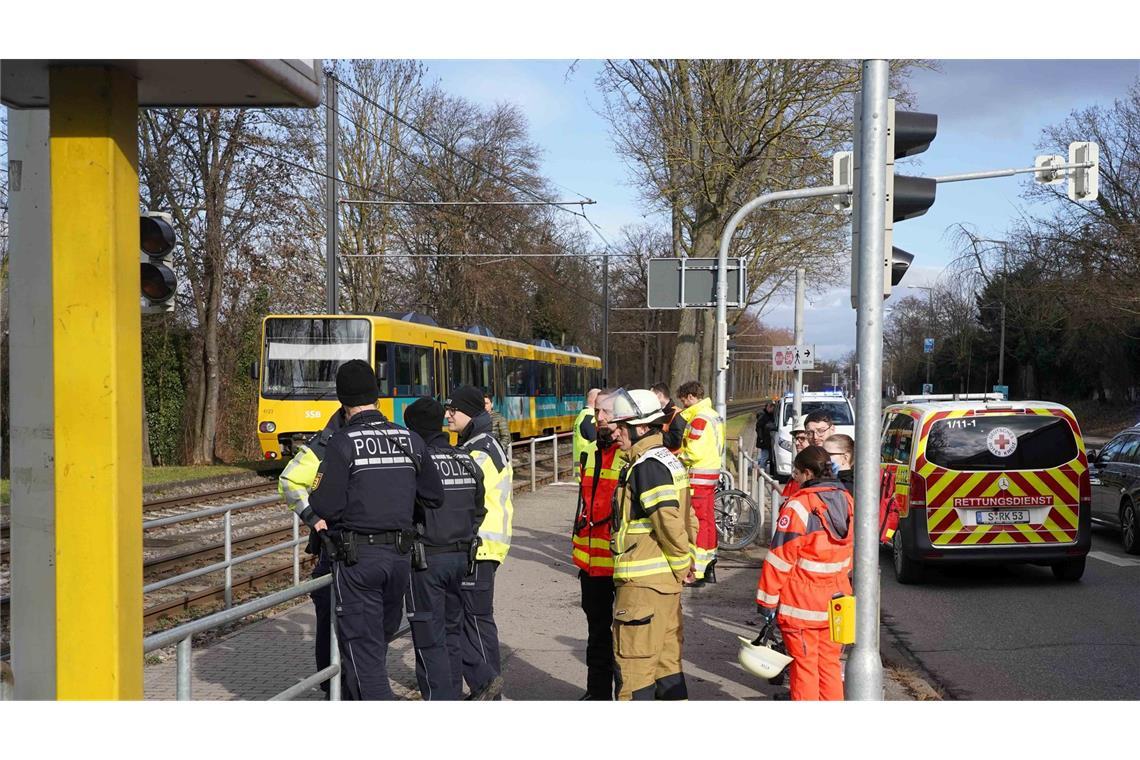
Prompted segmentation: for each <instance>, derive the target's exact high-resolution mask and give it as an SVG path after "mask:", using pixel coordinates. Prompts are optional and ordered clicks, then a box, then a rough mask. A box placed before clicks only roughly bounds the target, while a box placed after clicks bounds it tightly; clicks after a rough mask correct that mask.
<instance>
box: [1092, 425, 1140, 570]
mask: <svg viewBox="0 0 1140 760" xmlns="http://www.w3.org/2000/svg"><path fill="white" fill-rule="evenodd" d="M1089 475H1090V482H1091V485H1092V519H1093V522H1096V523H1098V524H1101V525H1108V526H1111V527H1113V528H1118V529H1119V530H1120V539H1121V543H1123V544H1124V551H1126V552H1128V553H1129V554H1140V511H1138V506H1137V505H1140V425H1135V426H1133V427H1130V428H1128V429H1127V430H1124V431H1122V432H1120V433H1117V434H1116V437H1115V438H1113V439H1112V440H1111V441H1109V442H1108V443H1106V444H1105V445H1104V448H1102V449H1101V450H1100V451H1096V450H1095V449H1094V450H1093V451H1092V452H1091V453H1090V455H1089Z"/></svg>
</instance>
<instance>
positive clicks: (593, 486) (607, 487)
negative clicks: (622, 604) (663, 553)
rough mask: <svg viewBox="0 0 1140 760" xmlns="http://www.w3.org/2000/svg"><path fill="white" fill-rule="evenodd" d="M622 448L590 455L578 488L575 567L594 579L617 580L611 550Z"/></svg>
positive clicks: (574, 540)
mask: <svg viewBox="0 0 1140 760" xmlns="http://www.w3.org/2000/svg"><path fill="white" fill-rule="evenodd" d="M620 454H621V447H620V446H618V444H616V443H614V444H613V445H611V446H610V447H609V448H606V449H602V450H601V452H599V451H598V449H597V448H596V447H595V448H594V449H593V450H592V451H590V452H589V456H588V458H587V459H586V466H585V467H583V468H582V473H581V476H582V477H581V480H580V482H579V484H578V489H579V490H578V514H577V515H575V518H574V538H573V544H574V548H573V550H572V552H571V555H572V557H573V560H574V564H575V565H576V566H578V567H579V568H581V569H583V570H585V571H586V573H587V574H588V575H592V576H613V574H614V557H613V552H612V551H611V550H610V522H611V520H612V518H613V497H614V491H615V490H616V489H617V483H618V475H619V474H620V472H621V468H622V465H623V464H624V461H623V460H622V458H621V456H620Z"/></svg>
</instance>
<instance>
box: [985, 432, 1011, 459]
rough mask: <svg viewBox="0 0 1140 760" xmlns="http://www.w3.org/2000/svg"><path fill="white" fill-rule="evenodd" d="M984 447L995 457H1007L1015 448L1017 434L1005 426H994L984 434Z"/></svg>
mask: <svg viewBox="0 0 1140 760" xmlns="http://www.w3.org/2000/svg"><path fill="white" fill-rule="evenodd" d="M986 448H988V449H989V450H990V453H991V454H993V455H994V456H997V457H1007V456H1009V455H1010V454H1012V453H1013V452H1014V451H1016V450H1017V436H1016V435H1014V433H1013V431H1012V430H1010V429H1009V428H1007V427H996V428H994V429H993V430H991V431H990V432H989V435H987V436H986Z"/></svg>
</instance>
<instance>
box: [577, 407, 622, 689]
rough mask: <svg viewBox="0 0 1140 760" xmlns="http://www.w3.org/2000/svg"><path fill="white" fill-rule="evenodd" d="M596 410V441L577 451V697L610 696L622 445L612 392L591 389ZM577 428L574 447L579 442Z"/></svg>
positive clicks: (612, 684) (612, 668)
mask: <svg viewBox="0 0 1140 760" xmlns="http://www.w3.org/2000/svg"><path fill="white" fill-rule="evenodd" d="M590 393H591V396H590V400H591V405H592V406H593V407H595V410H594V411H595V412H596V420H597V424H596V428H595V430H596V432H595V439H596V441H595V442H593V443H590V444H589V445H588V446H584V450H583V451H582V454H581V457H582V459H581V462H582V467H581V472H582V480H581V482H580V483H579V485H578V514H577V515H576V517H575V520H574V536H573V539H572V543H573V549H572V551H571V558H572V559H573V561H574V565H575V566H576V567H577V568H578V582H579V585H580V586H581V589H582V612H584V613H586V630H587V639H586V693H585V694H583V695H582V697H581V699H613V695H614V654H613V638H612V635H611V632H610V627H611V626H612V625H613V611H614V559H613V554H612V553H611V552H610V521H611V519H612V516H613V508H612V502H613V495H614V489H615V488H616V487H617V478H618V473H619V472H620V470H621V465H622V461H623V460H622V457H621V448H620V447H619V446H618V443H617V441H615V440H614V439H613V431H612V430H611V428H610V426H609V424H608V423H609V415H610V412H611V407H610V404H609V400H610V399H612V395H611V393H610V392H607V393H606V394H602V393H601V392H600V391H598V390H597V389H594V390H591V391H590ZM577 431H578V428H577V427H576V428H575V445H577Z"/></svg>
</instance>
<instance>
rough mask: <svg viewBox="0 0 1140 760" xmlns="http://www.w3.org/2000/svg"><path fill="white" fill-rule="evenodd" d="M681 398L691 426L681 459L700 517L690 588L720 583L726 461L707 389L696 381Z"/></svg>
mask: <svg viewBox="0 0 1140 760" xmlns="http://www.w3.org/2000/svg"><path fill="white" fill-rule="evenodd" d="M677 398H678V400H679V401H680V402H681V405H682V406H683V407H684V409H683V410H682V412H681V415H682V416H683V417H684V418H685V421H686V422H688V426H687V427H686V428H685V436H684V440H683V442H682V446H681V453H680V454H679V455H678V456H679V457H680V459H681V462H682V464H684V465H685V467H686V468H688V470H689V484H690V490H691V492H692V500H693V511H694V512H696V515H697V528H698V532H697V545H696V548H695V550H694V551H695V554H696V556H695V560H696V561H695V563H694V567H693V575H694V577H695V579H696V580H695V581H694V582H693V583H691V584H689V585H691V586H703V585H704V584H705V583H716V569H715V563H716V520H715V519H714V512H713V505H714V502H715V500H716V485H717V482H718V481H719V480H720V469H721V465H722V463H723V461H724V422H723V421H722V420H721V418H720V415H719V414H717V413H716V410H715V409H714V408H713V405H712V400H711V399H709V398H708V397H706V396H705V389H704V386H703V385H701V384H700V383H699V382H697V381H695V380H693V381H690V382H687V383H685V384H684V385H682V386H681V387H680V388H678V389H677Z"/></svg>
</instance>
